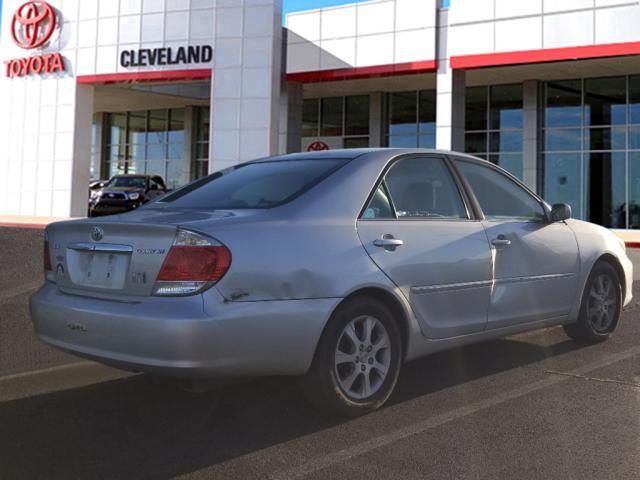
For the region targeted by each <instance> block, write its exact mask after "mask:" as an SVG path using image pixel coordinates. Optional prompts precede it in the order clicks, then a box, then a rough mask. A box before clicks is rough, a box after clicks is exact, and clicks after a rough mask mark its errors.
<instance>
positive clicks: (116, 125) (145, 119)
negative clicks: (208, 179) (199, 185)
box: [102, 109, 186, 188]
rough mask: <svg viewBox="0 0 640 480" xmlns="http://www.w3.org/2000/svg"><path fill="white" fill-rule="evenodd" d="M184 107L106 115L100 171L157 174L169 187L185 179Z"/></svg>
mask: <svg viewBox="0 0 640 480" xmlns="http://www.w3.org/2000/svg"><path fill="white" fill-rule="evenodd" d="M184 115H185V110H184V109H161V110H148V111H139V112H128V113H113V114H107V115H106V116H105V122H106V125H105V128H104V130H103V131H104V132H105V135H106V136H107V137H108V138H106V139H105V143H106V144H107V145H108V147H107V148H106V150H105V152H104V154H103V158H104V161H105V163H106V165H104V167H103V169H102V171H103V172H106V173H108V175H109V177H112V176H114V175H118V174H133V173H138V174H147V175H160V176H161V177H163V178H164V179H165V180H166V182H167V186H168V187H169V188H176V187H178V186H180V185H182V184H183V183H184V179H183V178H182V177H183V170H184V154H185V141H186V133H185V121H184Z"/></svg>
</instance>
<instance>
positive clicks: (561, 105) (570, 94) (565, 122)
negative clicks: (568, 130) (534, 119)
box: [545, 80, 582, 128]
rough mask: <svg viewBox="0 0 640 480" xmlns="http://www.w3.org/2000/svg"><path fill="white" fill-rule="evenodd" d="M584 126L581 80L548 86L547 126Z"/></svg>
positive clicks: (552, 83)
mask: <svg viewBox="0 0 640 480" xmlns="http://www.w3.org/2000/svg"><path fill="white" fill-rule="evenodd" d="M581 125H582V85H581V82H580V80H569V81H562V82H549V83H547V84H546V108H545V126H546V127H547V128H553V127H579V126H581Z"/></svg>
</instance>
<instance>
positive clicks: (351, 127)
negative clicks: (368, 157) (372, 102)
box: [344, 95, 369, 148]
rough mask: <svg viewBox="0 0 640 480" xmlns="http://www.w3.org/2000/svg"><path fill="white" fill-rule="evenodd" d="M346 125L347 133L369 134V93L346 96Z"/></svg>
mask: <svg viewBox="0 0 640 480" xmlns="http://www.w3.org/2000/svg"><path fill="white" fill-rule="evenodd" d="M344 126H345V135H369V95H358V96H354V97H346V98H345V111H344ZM367 146H368V144H367ZM347 148H348V147H347Z"/></svg>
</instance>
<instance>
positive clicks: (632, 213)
mask: <svg viewBox="0 0 640 480" xmlns="http://www.w3.org/2000/svg"><path fill="white" fill-rule="evenodd" d="M627 188H628V189H629V228H640V152H630V153H629V179H628V182H627Z"/></svg>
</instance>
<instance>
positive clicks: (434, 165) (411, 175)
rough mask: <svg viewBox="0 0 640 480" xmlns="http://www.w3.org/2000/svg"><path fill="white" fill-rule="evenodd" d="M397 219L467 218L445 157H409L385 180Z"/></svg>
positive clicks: (394, 167)
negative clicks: (443, 158)
mask: <svg viewBox="0 0 640 480" xmlns="http://www.w3.org/2000/svg"><path fill="white" fill-rule="evenodd" d="M385 182H386V185H387V188H388V190H389V194H390V195H391V198H392V199H393V203H394V205H395V208H396V214H397V216H398V218H400V219H402V218H468V217H467V213H466V209H465V207H464V204H463V203H462V198H461V197H460V192H459V191H458V188H457V186H456V184H455V183H454V181H453V178H452V177H451V173H450V172H449V170H448V168H447V166H446V165H445V163H444V160H442V159H440V158H409V159H406V160H400V161H399V162H398V163H396V164H395V165H394V166H393V167H392V168H391V170H390V171H389V173H388V174H387V176H386V179H385Z"/></svg>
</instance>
